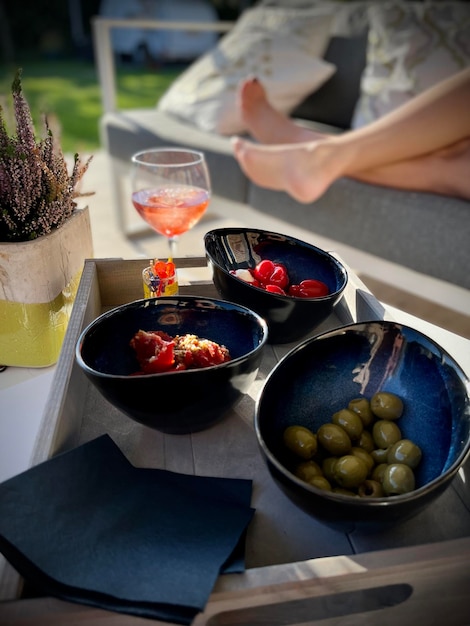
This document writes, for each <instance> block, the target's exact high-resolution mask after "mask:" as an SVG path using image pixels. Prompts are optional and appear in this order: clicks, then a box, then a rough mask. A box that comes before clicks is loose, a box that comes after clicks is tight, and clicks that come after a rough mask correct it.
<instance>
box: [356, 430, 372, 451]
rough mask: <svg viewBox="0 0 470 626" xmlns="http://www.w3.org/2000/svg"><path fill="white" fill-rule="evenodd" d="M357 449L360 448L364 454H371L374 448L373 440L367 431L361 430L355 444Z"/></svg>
mask: <svg viewBox="0 0 470 626" xmlns="http://www.w3.org/2000/svg"><path fill="white" fill-rule="evenodd" d="M357 445H358V446H359V448H362V449H363V450H365V451H366V452H372V450H374V448H375V443H374V439H373V438H372V435H371V434H370V432H369V431H368V430H363V431H362V433H361V436H360V437H359V441H358V442H357Z"/></svg>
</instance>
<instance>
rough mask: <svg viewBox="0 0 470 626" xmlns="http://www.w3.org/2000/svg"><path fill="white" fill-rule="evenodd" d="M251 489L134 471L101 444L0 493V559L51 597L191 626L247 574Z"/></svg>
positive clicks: (55, 461)
mask: <svg viewBox="0 0 470 626" xmlns="http://www.w3.org/2000/svg"><path fill="white" fill-rule="evenodd" d="M251 489H252V483H251V481H249V480H242V479H224V478H211V477H200V476H188V475H184V474H176V473H173V472H168V471H166V470H157V469H142V468H136V467H134V466H132V465H131V464H130V463H129V462H128V461H127V459H126V458H125V457H124V455H123V454H122V453H121V451H120V450H119V449H118V448H117V446H116V445H115V444H114V442H113V441H112V440H111V439H110V437H108V436H107V435H104V436H102V437H99V438H98V439H95V440H94V441H91V442H90V443H87V444H84V445H82V446H80V447H78V448H75V449H74V450H72V451H70V452H66V453H63V454H60V455H58V456H56V457H54V458H52V459H50V460H49V461H46V462H44V463H42V464H40V465H37V466H36V467H33V468H31V469H29V470H27V471H26V472H24V473H22V474H20V475H18V476H15V477H14V478H11V479H9V480H7V481H5V482H4V483H3V484H1V485H0V511H1V514H0V550H1V551H2V552H3V554H4V556H5V557H6V558H7V559H8V560H9V561H10V563H11V564H12V565H13V566H14V567H15V568H16V569H17V570H18V572H19V573H20V574H21V575H22V576H23V577H24V578H25V579H26V580H29V581H30V582H31V583H32V584H33V585H34V586H35V587H38V588H39V589H41V590H42V591H44V592H45V593H47V594H50V595H54V596H57V597H59V598H62V599H66V600H70V601H75V602H81V603H84V604H89V605H93V606H97V607H100V608H104V609H109V610H114V611H120V612H123V613H130V614H133V615H138V616H141V617H149V618H153V619H160V620H167V621H171V622H176V623H180V624H189V623H190V622H191V621H192V620H193V618H194V617H195V615H196V614H197V613H198V612H199V611H201V610H203V609H204V606H205V605H206V602H207V599H208V597H209V595H210V593H211V591H212V588H213V585H214V583H215V581H216V579H217V576H218V575H219V573H221V572H222V571H224V568H227V569H230V571H239V570H240V568H243V567H244V563H243V561H240V559H239V558H238V560H237V558H235V560H233V558H231V556H232V553H233V552H234V550H235V548H236V547H237V544H238V546H239V544H240V540H241V538H243V536H244V532H245V530H246V527H247V526H248V524H249V522H250V520H251V518H252V516H253V513H254V510H253V509H252V508H250V500H251ZM239 547H240V546H239ZM235 556H236V555H235Z"/></svg>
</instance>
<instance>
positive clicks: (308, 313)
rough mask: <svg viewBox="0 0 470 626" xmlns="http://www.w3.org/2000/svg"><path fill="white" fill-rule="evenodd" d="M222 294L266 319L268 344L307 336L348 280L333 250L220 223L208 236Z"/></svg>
mask: <svg viewBox="0 0 470 626" xmlns="http://www.w3.org/2000/svg"><path fill="white" fill-rule="evenodd" d="M204 245H205V251H206V257H207V259H208V263H209V265H210V267H211V269H212V277H213V281H214V284H215V286H216V289H217V291H218V293H219V294H220V296H221V297H222V298H223V299H225V300H229V301H232V302H237V303H238V304H242V305H243V306H246V307H249V308H250V309H252V310H253V311H255V312H256V313H258V314H259V315H261V316H262V317H263V318H264V319H265V320H266V322H267V324H268V329H269V337H268V341H269V342H270V343H288V342H293V341H297V340H299V339H302V338H304V337H305V336H306V335H307V334H308V333H310V332H311V331H313V330H314V329H315V328H316V327H317V326H318V325H319V324H320V323H321V322H322V321H324V320H325V319H326V318H327V317H328V316H329V315H330V314H331V313H332V311H333V309H334V307H335V306H336V305H337V304H338V302H339V301H340V300H341V298H342V295H343V292H344V289H345V288H346V285H347V282H348V274H347V271H346V269H345V267H344V266H343V264H342V263H341V262H340V261H339V260H338V259H336V258H335V257H334V256H333V255H331V254H330V253H328V252H326V251H325V250H322V249H321V248H318V247H316V246H314V245H312V244H309V243H307V242H305V241H301V240H300V239H297V238H295V237H290V236H288V235H284V234H280V233H275V232H271V231H266V230H261V229H253V228H252V229H246V228H236V227H235V228H218V229H214V230H211V231H209V232H208V233H206V235H205V237H204Z"/></svg>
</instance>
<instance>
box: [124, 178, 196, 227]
mask: <svg viewBox="0 0 470 626" xmlns="http://www.w3.org/2000/svg"><path fill="white" fill-rule="evenodd" d="M132 202H133V203H134V206H135V208H136V209H137V212H138V213H139V215H140V216H141V217H142V218H143V219H144V220H145V221H146V222H147V223H148V224H150V226H151V227H152V228H153V229H154V230H156V231H157V232H158V233H160V234H161V235H165V237H177V236H178V235H182V234H183V233H185V232H186V231H188V230H189V229H190V228H192V227H193V226H194V225H195V224H197V222H199V220H200V219H201V217H202V216H203V215H204V213H205V211H206V209H207V205H208V204H209V192H208V191H207V189H201V188H200V187H190V186H186V185H175V186H171V187H170V186H167V187H160V188H156V189H142V190H141V191H135V192H134V193H133V194H132Z"/></svg>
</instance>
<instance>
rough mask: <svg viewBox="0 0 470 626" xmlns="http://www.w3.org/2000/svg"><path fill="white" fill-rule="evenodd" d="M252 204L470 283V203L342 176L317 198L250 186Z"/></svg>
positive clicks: (440, 275) (392, 259)
mask: <svg viewBox="0 0 470 626" xmlns="http://www.w3.org/2000/svg"><path fill="white" fill-rule="evenodd" d="M249 203H250V204H251V206H253V207H254V208H256V209H258V210H260V211H264V212H266V213H269V214H270V215H273V216H275V217H278V218H281V219H284V220H286V221H289V222H291V223H293V224H295V225H296V226H298V227H300V228H305V229H308V230H310V231H311V232H314V233H317V234H318V235H322V236H324V237H328V238H330V239H333V240H335V241H338V242H340V243H343V244H347V245H349V246H352V247H354V248H357V249H360V250H363V251H365V252H369V253H370V254H373V255H376V256H378V257H381V258H383V259H386V260H388V261H390V262H392V263H397V264H400V265H403V266H405V267H408V268H411V269H412V270H414V271H416V272H421V273H423V274H428V275H429V276H433V277H434V278H438V279H441V280H444V281H448V282H450V283H452V284H454V285H458V286H460V287H464V288H466V289H470V273H469V271H468V241H469V229H470V226H469V224H470V203H469V202H466V201H464V200H459V199H456V198H450V197H446V196H440V195H437V194H430V193H416V192H409V191H400V190H395V189H390V188H387V187H379V186H375V185H368V184H365V183H360V182H357V181H353V180H351V179H346V178H343V179H340V180H338V181H337V182H336V183H334V184H333V185H332V186H331V187H330V189H329V190H328V191H327V192H326V193H325V194H324V195H323V196H322V197H321V198H319V199H318V200H317V201H316V202H314V203H312V204H310V205H305V204H299V203H297V202H295V200H293V199H292V198H290V197H289V196H287V194H284V193H279V192H272V191H268V190H266V189H261V188H259V187H256V186H254V185H253V186H252V187H251V189H250V193H249Z"/></svg>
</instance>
